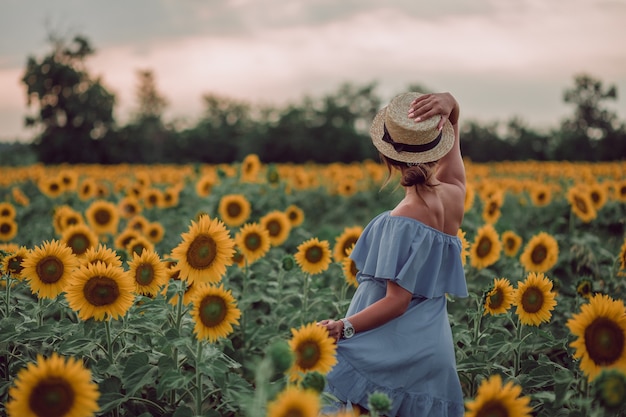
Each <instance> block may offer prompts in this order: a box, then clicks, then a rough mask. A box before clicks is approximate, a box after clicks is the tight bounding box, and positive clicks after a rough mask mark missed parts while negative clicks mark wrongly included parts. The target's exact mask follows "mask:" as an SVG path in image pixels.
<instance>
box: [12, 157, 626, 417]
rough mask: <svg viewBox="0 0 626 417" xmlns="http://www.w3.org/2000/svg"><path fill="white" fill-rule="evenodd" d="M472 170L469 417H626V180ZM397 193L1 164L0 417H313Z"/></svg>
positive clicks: (123, 168) (255, 172)
mask: <svg viewBox="0 0 626 417" xmlns="http://www.w3.org/2000/svg"><path fill="white" fill-rule="evenodd" d="M466 170H467V195H466V201H465V219H464V221H463V225H462V228H461V230H460V231H459V234H458V237H459V238H460V239H461V242H462V243H463V247H464V250H463V254H462V261H463V263H464V266H465V272H466V279H467V285H468V290H469V293H470V295H469V297H467V298H454V297H449V300H448V310H449V316H450V323H451V325H452V332H453V336H454V341H455V344H456V353H457V369H458V374H459V378H460V380H461V383H462V386H463V390H464V396H465V398H466V416H472V417H487V416H515V417H524V416H531V415H532V416H542V417H548V416H550V417H553V416H598V417H599V416H613V415H615V416H624V415H626V308H625V306H624V301H625V300H626V282H625V281H626V280H625V277H626V225H625V221H626V163H625V162H611V163H568V162H559V163H556V162H516V163H489V164H476V163H472V162H471V161H466ZM386 175H387V172H386V169H385V168H384V167H382V166H381V165H380V164H378V163H375V162H373V161H364V162H360V163H353V164H330V165H318V164H305V165H296V164H276V165H273V164H263V163H262V162H261V161H260V160H259V158H258V157H257V156H256V155H254V154H252V155H248V156H247V157H246V158H245V159H244V160H243V161H241V162H237V163H233V164H220V165H145V166H137V165H114V166H104V165H60V166H46V165H33V166H28V167H22V168H8V167H5V168H3V167H0V275H1V281H0V285H1V286H0V300H1V301H0V404H1V405H0V415H7V416H9V417H23V416H53V417H60V416H68V417H83V416H115V417H119V416H141V417H148V416H171V417H189V416H208V417H217V416H229V417H257V416H260V417H263V416H269V417H288V416H301V417H309V416H310V417H314V416H318V415H319V413H320V410H321V409H322V408H323V406H324V404H325V403H326V402H327V401H330V400H332V399H330V398H328V397H327V395H326V394H324V393H322V389H323V387H324V384H325V374H326V373H327V372H328V371H329V370H330V369H332V367H333V365H334V364H335V363H336V359H335V357H334V351H335V345H334V343H333V341H332V339H330V338H329V337H328V334H327V333H326V330H325V328H323V327H320V326H316V325H315V323H316V322H317V321H319V320H323V319H328V318H333V319H338V318H341V317H343V315H344V314H345V311H346V310H347V306H348V304H349V302H350V298H351V296H352V294H353V293H354V290H355V288H356V287H357V286H358V283H357V281H356V272H357V271H356V270H355V267H354V264H353V262H352V261H351V259H350V258H349V257H348V255H349V253H350V250H351V248H352V245H353V244H354V243H355V242H356V240H357V239H358V238H359V235H360V233H361V232H362V230H363V228H364V227H365V225H366V224H367V223H368V222H369V220H370V219H371V218H372V217H374V216H375V215H377V214H379V213H380V212H382V211H385V210H389V209H391V208H393V207H394V206H395V204H396V203H397V202H398V201H399V200H400V199H401V198H402V194H401V193H402V191H401V190H398V189H393V187H386V188H382V189H381V184H382V183H383V182H384V180H385V178H386ZM381 354H382V353H381ZM388 401H389V399H388V398H386V396H385V395H384V394H380V393H372V394H371V396H370V402H369V410H370V411H369V412H370V415H371V416H378V415H384V414H385V411H386V410H387V409H388V407H389V404H388ZM348 415H352V414H349V413H341V414H337V416H348Z"/></svg>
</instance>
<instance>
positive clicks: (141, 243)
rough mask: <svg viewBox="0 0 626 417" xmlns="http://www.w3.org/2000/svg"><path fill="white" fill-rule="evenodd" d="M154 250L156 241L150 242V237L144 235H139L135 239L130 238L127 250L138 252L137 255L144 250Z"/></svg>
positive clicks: (130, 252) (131, 252)
mask: <svg viewBox="0 0 626 417" xmlns="http://www.w3.org/2000/svg"><path fill="white" fill-rule="evenodd" d="M153 250H154V243H152V242H150V239H148V238H147V237H145V236H143V235H139V236H137V237H135V238H133V239H131V240H130V242H128V245H127V246H126V251H127V252H128V253H129V254H131V255H132V254H133V253H135V254H137V255H141V253H142V252H143V251H148V252H150V251H153Z"/></svg>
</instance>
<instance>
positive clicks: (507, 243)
mask: <svg viewBox="0 0 626 417" xmlns="http://www.w3.org/2000/svg"><path fill="white" fill-rule="evenodd" d="M504 246H506V248H507V249H509V250H513V249H514V248H515V239H510V238H509V239H506V240H505V241H504Z"/></svg>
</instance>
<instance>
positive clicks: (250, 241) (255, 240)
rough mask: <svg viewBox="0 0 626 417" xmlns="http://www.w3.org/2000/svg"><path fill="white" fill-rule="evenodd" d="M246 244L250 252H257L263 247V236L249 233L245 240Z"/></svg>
mask: <svg viewBox="0 0 626 417" xmlns="http://www.w3.org/2000/svg"><path fill="white" fill-rule="evenodd" d="M244 244H245V245H246V248H247V249H249V250H252V251H254V250H257V249H259V248H260V247H261V236H259V234H258V233H256V232H254V233H249V234H247V235H246V238H245V239H244Z"/></svg>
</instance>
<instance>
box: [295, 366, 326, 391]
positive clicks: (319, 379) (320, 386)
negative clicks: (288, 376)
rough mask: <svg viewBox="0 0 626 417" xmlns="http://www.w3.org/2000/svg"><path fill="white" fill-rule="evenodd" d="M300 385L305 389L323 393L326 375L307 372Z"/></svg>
mask: <svg viewBox="0 0 626 417" xmlns="http://www.w3.org/2000/svg"><path fill="white" fill-rule="evenodd" d="M300 386H301V387H302V388H304V389H312V390H314V391H316V392H318V393H321V392H322V391H324V387H325V386H326V377H325V376H324V375H322V374H320V373H319V372H315V371H313V372H307V373H306V375H304V378H302V381H301V382H300Z"/></svg>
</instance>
